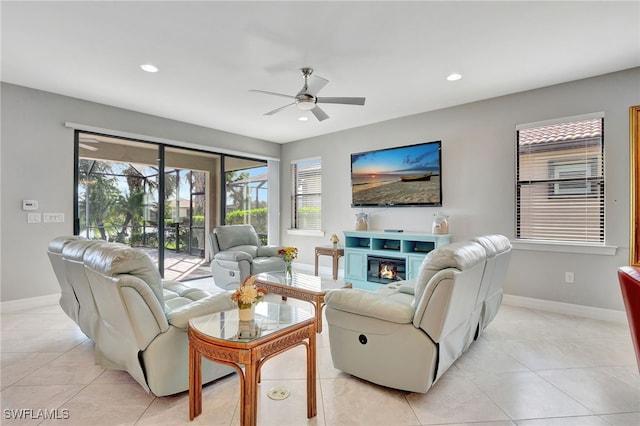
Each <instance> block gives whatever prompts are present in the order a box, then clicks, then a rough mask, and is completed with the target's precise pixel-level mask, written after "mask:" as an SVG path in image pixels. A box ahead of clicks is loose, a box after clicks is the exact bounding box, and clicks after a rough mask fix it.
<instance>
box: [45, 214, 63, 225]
mask: <svg viewBox="0 0 640 426" xmlns="http://www.w3.org/2000/svg"><path fill="white" fill-rule="evenodd" d="M42 219H43V222H45V223H51V222H64V213H42Z"/></svg>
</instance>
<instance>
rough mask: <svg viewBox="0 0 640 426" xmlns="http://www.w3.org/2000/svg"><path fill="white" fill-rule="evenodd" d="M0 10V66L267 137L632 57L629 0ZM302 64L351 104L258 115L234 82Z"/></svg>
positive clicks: (368, 119)
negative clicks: (360, 99)
mask: <svg viewBox="0 0 640 426" xmlns="http://www.w3.org/2000/svg"><path fill="white" fill-rule="evenodd" d="M1 15H2V16H1V18H2V52H1V53H2V57H1V58H2V68H1V72H2V74H1V79H2V81H5V82H9V83H13V84H18V85H22V86H27V87H33V88H36V89H41V90H46V91H49V92H54V93H60V94H64V95H68V96H72V97H77V98H81V99H87V100H90V101H95V102H99V103H104V104H108V105H114V106H117V107H122V108H127V109H130V110H135V111H140V112H144V113H149V114H153V115H157V116H161V117H166V118H171V119H175V120H180V121H185V122H188V123H194V124H198V125H201V126H206V127H211V128H215V129H219V130H224V131H228V132H233V133H237V134H241V135H247V136H252V137H255V138H259V139H264V140H269V141H274V142H289V141H293V140H299V139H304V138H308V137H312V136H316V135H321V134H326V133H331V132H336V131H339V130H344V129H348V128H352V127H357V126H362V125H366V124H370V123H375V122H379V121H383V120H388V119H392V118H396V117H401V116H406V115H411V114H417V113H420V112H424V111H430V110H434V109H439V108H443V107H448V106H453V105H459V104H463V103H467V102H471V101H475V100H481V99H487V98H491V97H495V96H500V95H505V94H509V93H515V92H520V91H524V90H529V89H533V88H537V87H543V86H548V85H552V84H557V83H562V82H566V81H571V80H576V79H581V78H585V77H590V76H595V75H600V74H605V73H608V72H613V71H618V70H622V69H627V68H632V67H637V66H640V2H639V1H625V2H614V1H602V2H596V1H585V2H580V1H570V2H553V1H547V2H522V1H511V2H506V1H502V2H481V1H468V2H460V1H451V2H424V1H423V2H419V1H412V2H371V1H369V2H365V1H359V2H341V1H338V2H306V1H296V2H272V1H258V2H213V1H208V2H207V1H200V2H182V1H174V2H167V1H160V2H153V1H141V2H128V1H111V2H96V1H72V2H55V1H46V2H30V1H26V2H25V1H17V2H10V1H4V0H3V1H2V9H1ZM143 63H153V64H155V65H156V66H158V67H159V68H160V71H159V72H158V73H155V74H149V73H145V72H143V71H142V70H141V69H140V68H139V65H140V64H143ZM303 66H310V67H312V68H314V69H315V74H317V75H320V76H322V77H324V78H326V79H328V80H330V83H329V84H328V85H327V86H326V87H325V88H324V89H323V90H322V91H321V93H320V95H321V96H366V98H367V101H366V104H365V106H344V105H323V109H324V111H325V112H326V113H327V114H328V115H329V116H330V119H328V120H325V121H323V122H318V121H317V120H315V118H313V116H312V115H311V114H310V113H309V112H302V111H300V110H298V109H297V108H296V107H293V106H292V107H289V108H287V109H286V110H284V111H282V112H281V113H279V114H276V115H273V116H264V115H263V114H264V113H265V112H267V111H270V110H272V109H275V108H277V107H279V106H283V105H285V104H287V103H289V100H287V99H285V98H279V97H275V96H268V95H264V94H257V93H250V92H249V91H248V90H249V89H262V90H268V91H274V92H281V93H286V94H292V95H294V94H295V93H296V92H297V91H298V90H299V89H300V88H301V87H302V77H301V76H300V74H299V71H298V69H299V68H301V67H303ZM452 72H459V73H461V74H463V78H462V80H460V81H458V82H448V81H446V80H445V77H446V76H447V75H448V74H450V73H452ZM302 115H308V116H309V117H310V119H309V120H308V121H306V122H302V121H299V120H298V117H300V116H302ZM70 119H71V118H70ZM89 124H90V123H89Z"/></svg>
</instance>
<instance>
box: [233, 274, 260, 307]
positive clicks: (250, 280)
mask: <svg viewBox="0 0 640 426" xmlns="http://www.w3.org/2000/svg"><path fill="white" fill-rule="evenodd" d="M255 281H256V277H255V276H253V275H249V276H248V277H247V278H246V279H245V280H244V281H243V283H242V284H241V285H240V287H238V288H237V289H236V290H235V291H234V292H233V293H231V300H233V301H234V302H236V303H237V304H238V308H240V309H247V308H250V307H251V306H252V305H254V304H256V303H258V302H259V301H261V300H262V299H263V298H264V295H265V294H267V293H269V292H268V291H267V289H266V288H263V287H257V286H256V285H255Z"/></svg>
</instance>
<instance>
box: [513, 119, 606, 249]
mask: <svg viewBox="0 0 640 426" xmlns="http://www.w3.org/2000/svg"><path fill="white" fill-rule="evenodd" d="M591 119H597V120H599V121H600V124H599V126H600V134H599V136H595V137H580V138H578V137H576V138H574V139H571V138H567V139H563V140H562V141H563V142H560V143H558V141H556V140H553V141H552V140H547V141H544V142H542V143H545V144H547V145H546V146H544V145H542V143H541V144H539V145H537V146H535V147H530V148H529V149H530V151H529V153H534V152H540V151H549V152H550V151H553V150H558V149H559V148H560V147H561V145H562V144H568V143H571V142H572V141H576V142H577V143H578V144H581V143H585V148H584V154H585V155H584V157H581V158H580V157H574V158H571V157H565V158H558V159H549V160H547V164H548V166H547V167H548V169H547V173H548V179H540V178H538V179H537V180H534V179H532V178H531V176H530V177H529V178H528V179H527V178H524V179H523V178H521V177H520V174H521V172H522V170H523V169H522V168H521V167H520V166H521V164H520V163H521V156H522V155H523V151H524V150H521V145H520V140H521V137H520V132H521V131H523V130H527V129H534V128H538V127H546V126H553V125H562V124H570V123H574V122H580V121H585V120H591ZM604 119H605V116H604V113H603V112H596V113H592V114H584V115H579V116H570V117H563V118H558V119H554V120H546V121H541V122H533V123H524V124H518V125H517V126H516V128H515V152H514V157H515V171H514V174H515V176H514V177H515V179H514V180H515V212H514V213H515V221H514V222H515V223H514V225H515V230H514V231H515V237H516V238H515V241H514V242H515V243H516V244H515V245H514V246H517V248H521V249H527V250H538V249H541V250H543V248H544V247H552V248H553V250H551V251H564V250H562V249H558V248H559V247H566V248H567V250H566V251H567V252H581V249H579V247H592V248H595V249H600V248H602V249H604V251H606V253H604V251H603V254H612V253H611V249H612V247H608V246H606V245H605V244H606V235H605V230H606V226H605V225H606V187H605V181H606V175H605V152H604V144H605V123H604ZM589 139H593V140H597V146H598V149H599V152H598V154H597V155H594V154H593V153H592V152H590V151H589V149H588V147H589V146H593V145H591V144H592V143H593V141H589ZM562 149H563V150H564V149H567V150H568V149H569V147H567V148H562ZM525 155H526V154H525ZM529 161H531V160H529ZM539 164H542V163H539ZM539 164H538V165H539ZM572 166H574V167H575V168H576V169H578V170H579V169H582V170H584V177H581V178H572V177H568V178H565V179H563V178H560V179H558V178H559V177H560V176H559V172H560V173H561V170H558V168H559V167H564V168H571V167H572ZM600 167H601V168H602V174H601V175H598V172H599V168H600ZM594 168H595V172H596V175H595V176H594V175H593V172H594ZM530 171H531V170H530ZM559 180H560V181H559ZM578 180H579V181H581V182H585V189H584V190H582V191H580V190H578V191H576V190H575V189H574V190H571V189H568V188H567V189H565V190H564V191H563V189H562V188H561V185H562V183H563V182H565V183H569V184H570V183H572V182H577V181H578ZM545 182H546V183H547V184H548V190H547V193H548V195H547V199H549V200H559V201H561V200H563V199H565V200H571V199H584V200H588V199H598V198H601V200H600V203H599V214H598V215H599V220H600V225H599V227H592V228H590V229H595V230H597V231H599V235H600V236H599V240H598V241H595V240H591V241H589V238H588V237H585V239H584V240H580V239H579V238H554V235H553V234H547V235H538V236H536V235H531V236H525V237H523V236H522V235H523V228H522V226H521V225H522V222H523V220H526V218H524V219H523V213H522V212H523V211H524V210H527V208H528V207H529V206H527V205H524V203H522V201H523V198H522V197H523V196H522V190H523V189H524V188H526V187H527V186H529V187H531V185H532V184H536V183H537V184H540V183H545ZM543 196H544V195H543ZM540 205H543V204H542V203H541V204H540ZM561 208H562V207H561ZM560 216H562V215H560ZM533 217H535V213H534V216H533ZM548 223H551V224H554V222H548ZM555 223H558V222H555ZM527 245H529V247H526V246H527ZM535 246H538V248H536V247H535ZM613 249H614V252H615V248H613Z"/></svg>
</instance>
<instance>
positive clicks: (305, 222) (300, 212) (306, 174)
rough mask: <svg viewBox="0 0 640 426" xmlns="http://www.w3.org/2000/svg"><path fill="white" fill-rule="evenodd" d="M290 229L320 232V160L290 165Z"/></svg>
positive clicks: (303, 161)
mask: <svg viewBox="0 0 640 426" xmlns="http://www.w3.org/2000/svg"><path fill="white" fill-rule="evenodd" d="M291 175H292V176H291V182H292V183H293V189H292V202H291V206H292V210H293V211H292V214H291V218H292V221H293V223H292V228H294V229H308V230H320V217H321V204H322V160H321V159H319V158H317V159H311V160H302V161H297V162H293V163H292V164H291Z"/></svg>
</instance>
